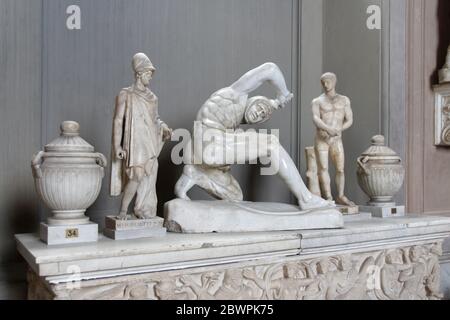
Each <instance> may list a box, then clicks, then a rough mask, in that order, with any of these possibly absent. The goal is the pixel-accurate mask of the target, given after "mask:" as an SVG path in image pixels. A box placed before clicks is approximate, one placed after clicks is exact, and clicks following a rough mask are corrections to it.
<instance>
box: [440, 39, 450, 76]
mask: <svg viewBox="0 0 450 320" xmlns="http://www.w3.org/2000/svg"><path fill="white" fill-rule="evenodd" d="M448 82H450V46H449V47H448V49H447V57H446V59H445V64H444V66H443V67H442V69H441V70H439V83H440V84H444V83H448Z"/></svg>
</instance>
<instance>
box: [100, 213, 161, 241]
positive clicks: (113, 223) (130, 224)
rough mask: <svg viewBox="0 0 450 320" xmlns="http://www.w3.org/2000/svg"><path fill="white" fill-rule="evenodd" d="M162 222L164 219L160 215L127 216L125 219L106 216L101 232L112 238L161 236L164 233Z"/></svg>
mask: <svg viewBox="0 0 450 320" xmlns="http://www.w3.org/2000/svg"><path fill="white" fill-rule="evenodd" d="M163 224H164V219H163V218H160V217H155V218H152V219H136V218H134V217H132V216H128V219H127V220H120V219H118V218H117V217H116V216H108V217H106V219H105V229H104V231H103V233H104V235H105V236H107V237H108V238H111V239H113V240H126V239H139V238H156V237H163V236H165V235H166V228H164V227H163Z"/></svg>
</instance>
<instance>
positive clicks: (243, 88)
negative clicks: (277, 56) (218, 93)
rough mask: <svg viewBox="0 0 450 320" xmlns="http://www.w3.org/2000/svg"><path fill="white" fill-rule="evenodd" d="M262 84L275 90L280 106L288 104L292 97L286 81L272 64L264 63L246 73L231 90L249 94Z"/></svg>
mask: <svg viewBox="0 0 450 320" xmlns="http://www.w3.org/2000/svg"><path fill="white" fill-rule="evenodd" d="M264 82H269V83H271V84H272V85H273V86H274V87H275V88H276V89H277V94H278V96H277V99H278V101H279V102H280V104H281V105H282V106H284V105H285V104H286V103H287V102H289V101H290V100H291V99H292V97H293V95H292V93H291V92H290V91H289V90H288V88H287V85H286V80H285V79H284V76H283V73H282V72H281V70H280V68H279V67H278V66H277V65H276V64H275V63H272V62H267V63H264V64H263V65H260V66H259V67H257V68H255V69H253V70H250V71H248V72H247V73H246V74H244V75H243V76H242V77H241V78H240V79H239V80H238V81H236V82H235V83H233V84H232V85H231V88H232V89H233V90H235V91H237V92H239V93H242V94H249V93H250V92H252V91H255V90H256V89H258V88H259V87H260V86H261V85H262V84H263V83H264Z"/></svg>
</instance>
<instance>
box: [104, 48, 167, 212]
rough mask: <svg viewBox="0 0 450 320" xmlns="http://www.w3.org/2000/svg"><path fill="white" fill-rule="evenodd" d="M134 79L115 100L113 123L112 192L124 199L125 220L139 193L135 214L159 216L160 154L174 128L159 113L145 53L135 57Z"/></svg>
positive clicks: (133, 62)
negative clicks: (157, 188) (156, 185)
mask: <svg viewBox="0 0 450 320" xmlns="http://www.w3.org/2000/svg"><path fill="white" fill-rule="evenodd" d="M132 67H133V71H134V74H135V82H134V84H133V85H132V86H131V87H129V88H125V89H122V91H121V92H120V94H119V96H118V97H117V99H116V111H115V115H114V125H113V139H112V140H113V155H112V172H111V195H112V196H119V195H121V194H122V193H123V199H122V204H121V209H120V214H119V218H120V219H123V220H126V219H127V212H128V207H129V205H130V203H131V201H132V200H133V198H134V197H135V196H136V202H135V206H134V212H133V215H134V216H135V217H136V218H138V219H150V218H155V217H156V214H157V213H156V208H157V197H156V190H155V184H156V177H157V173H158V156H159V154H160V152H161V149H162V147H163V144H164V141H166V140H169V139H170V138H171V135H172V130H171V129H169V127H168V126H167V124H165V123H164V122H163V121H162V120H161V119H160V118H159V115H158V97H157V96H156V95H155V94H154V93H153V92H152V91H151V90H150V89H149V83H150V80H151V79H152V76H153V73H154V72H155V67H154V66H153V64H152V62H151V61H150V59H149V58H148V57H147V56H146V55H145V54H143V53H138V54H136V55H135V56H134V57H133V60H132Z"/></svg>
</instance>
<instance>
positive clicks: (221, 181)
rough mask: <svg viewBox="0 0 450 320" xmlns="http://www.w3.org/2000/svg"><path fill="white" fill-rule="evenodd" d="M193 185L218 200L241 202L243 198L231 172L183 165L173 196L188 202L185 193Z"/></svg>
mask: <svg viewBox="0 0 450 320" xmlns="http://www.w3.org/2000/svg"><path fill="white" fill-rule="evenodd" d="M195 185H197V186H199V187H200V188H202V189H204V190H205V191H206V192H208V193H209V194H210V195H211V196H213V197H215V198H218V199H220V200H229V201H242V200H243V198H244V196H243V193H242V190H241V187H240V186H239V183H238V182H237V180H236V179H235V178H234V177H233V176H232V175H231V172H229V171H227V170H223V169H221V168H215V167H207V166H206V167H204V166H201V165H185V167H184V169H183V174H182V175H181V177H180V179H178V181H177V183H176V185H175V195H176V196H177V197H178V198H180V199H184V200H190V199H189V197H188V195H187V192H188V191H189V190H190V189H191V188H192V187H193V186H195Z"/></svg>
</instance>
